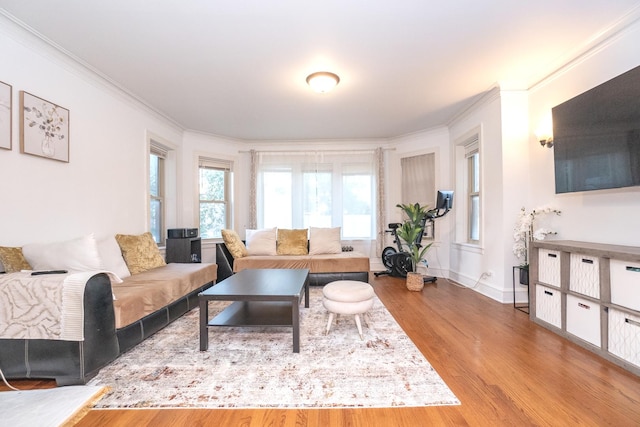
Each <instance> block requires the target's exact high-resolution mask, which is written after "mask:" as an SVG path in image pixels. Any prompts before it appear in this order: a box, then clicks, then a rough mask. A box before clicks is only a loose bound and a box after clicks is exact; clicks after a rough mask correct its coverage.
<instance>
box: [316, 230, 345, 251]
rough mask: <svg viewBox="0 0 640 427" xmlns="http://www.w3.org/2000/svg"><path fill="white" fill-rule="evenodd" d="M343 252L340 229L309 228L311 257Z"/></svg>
mask: <svg viewBox="0 0 640 427" xmlns="http://www.w3.org/2000/svg"><path fill="white" fill-rule="evenodd" d="M341 252H342V244H341V242H340V227H333V228H317V227H311V228H309V255H320V254H339V253H341Z"/></svg>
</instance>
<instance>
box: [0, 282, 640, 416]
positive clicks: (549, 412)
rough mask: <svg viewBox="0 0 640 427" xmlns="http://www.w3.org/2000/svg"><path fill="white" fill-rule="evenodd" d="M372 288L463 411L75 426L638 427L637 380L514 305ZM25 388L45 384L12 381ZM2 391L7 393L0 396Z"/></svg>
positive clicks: (465, 292) (443, 286) (445, 289)
mask: <svg viewBox="0 0 640 427" xmlns="http://www.w3.org/2000/svg"><path fill="white" fill-rule="evenodd" d="M370 282H371V284H372V285H373V286H374V288H375V290H376V293H377V294H378V296H379V298H380V299H381V300H382V301H383V302H384V304H385V305H386V307H387V308H388V309H389V311H390V312H391V313H392V314H393V315H394V317H395V318H396V319H397V321H398V323H400V325H401V326H402V327H403V329H404V330H405V331H406V332H407V335H409V336H410V337H411V339H412V340H413V341H414V342H415V343H416V345H417V346H418V348H419V349H420V350H421V351H422V352H423V354H424V355H425V356H426V358H427V360H429V362H430V363H431V365H432V366H433V367H434V368H435V370H436V371H437V372H438V373H439V374H440V376H441V377H442V378H443V379H444V381H445V382H446V383H447V385H448V386H449V387H450V388H451V390H452V391H453V392H454V393H455V394H456V396H457V397H458V398H459V399H460V401H461V402H462V404H461V405H459V406H445V407H420V408H381V409H292V410H285V409H260V410H257V409H256V410H253V409H252V410H189V409H175V410H173V409H172V410H168V409H164V410H154V409H145V410H91V411H89V413H88V414H87V415H86V416H85V417H84V418H83V419H82V420H81V421H80V422H79V424H78V425H79V426H107V425H108V426H133V425H135V426H151V425H152V426H169V425H170V426H179V425H189V426H197V425H206V426H431V425H438V426H439V425H445V426H449V425H451V426H467V425H468V426H511V425H518V426H525V425H542V426H544V425H549V426H560V425H562V426H564V425H593V426H606V425H611V426H632V425H640V377H637V376H635V375H633V374H631V373H629V372H627V371H625V370H623V369H622V368H619V367H618V366H616V365H614V364H612V363H610V362H608V361H606V360H604V359H602V358H600V357H598V356H595V355H593V354H592V353H590V352H588V351H586V350H584V349H582V348H581V347H579V346H577V345H575V344H573V343H571V342H569V341H568V340H566V339H563V338H561V337H560V336H558V335H556V334H553V333H552V332H550V331H547V330H546V329H544V328H542V327H540V326H538V325H536V324H535V323H533V322H531V321H529V319H528V316H527V315H526V314H524V313H522V312H520V311H518V310H515V309H514V308H513V307H512V306H511V305H510V304H499V303H497V302H495V301H493V300H491V299H489V298H486V297H484V296H482V295H479V294H478V293H476V292H474V291H472V290H469V289H465V288H461V287H458V286H455V285H454V284H450V283H448V282H447V281H445V280H443V279H440V280H438V281H437V282H436V283H435V284H427V285H425V288H424V290H423V291H422V292H409V291H407V290H406V288H405V287H404V280H403V279H398V278H391V277H384V276H383V277H379V278H376V277H374V276H373V275H371V280H370ZM13 383H14V385H16V386H18V387H24V388H34V387H35V388H42V387H51V386H53V385H54V384H53V383H52V382H47V381H44V382H43V381H14V382H13ZM0 389H1V390H4V389H6V388H2V387H0Z"/></svg>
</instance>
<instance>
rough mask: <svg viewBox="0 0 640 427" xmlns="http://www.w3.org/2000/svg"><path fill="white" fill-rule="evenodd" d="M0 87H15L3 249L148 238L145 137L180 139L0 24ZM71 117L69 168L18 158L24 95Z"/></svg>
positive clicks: (4, 183) (3, 183)
mask: <svg viewBox="0 0 640 427" xmlns="http://www.w3.org/2000/svg"><path fill="white" fill-rule="evenodd" d="M0 34H1V35H2V37H0V57H2V58H3V59H2V62H1V65H0V80H2V81H3V82H5V83H7V84H10V85H12V86H13V139H12V141H13V149H12V150H10V151H8V150H0V194H1V195H2V196H1V198H0V200H1V201H0V206H1V207H0V236H1V243H0V244H2V245H7V246H21V245H23V244H26V243H31V242H46V241H57V240H65V239H71V238H75V237H78V236H81V235H84V234H88V233H92V232H93V233H96V235H97V236H98V237H101V236H102V235H105V234H115V233H140V232H143V231H146V230H147V222H148V219H147V217H148V215H147V210H148V208H147V204H148V202H147V198H146V194H147V188H148V187H147V186H148V184H147V181H148V177H147V168H146V167H145V165H146V164H147V162H148V151H147V150H148V149H147V132H148V131H151V132H153V133H154V134H156V135H160V136H162V137H163V138H165V139H166V140H169V141H174V142H176V143H177V144H179V143H180V142H181V140H182V131H181V130H180V129H179V128H178V127H177V126H174V125H173V124H172V123H170V122H169V121H167V120H164V119H162V118H161V117H160V116H158V115H156V114H154V113H152V112H151V111H150V110H146V109H145V108H143V107H142V106H141V105H137V103H135V102H132V101H129V100H127V97H124V96H122V95H121V94H119V93H118V92H117V91H115V90H114V89H109V88H108V86H107V85H105V84H104V82H102V81H100V80H99V79H97V78H96V77H95V76H93V75H92V74H90V73H88V72H86V71H84V70H83V69H82V68H81V67H79V66H78V65H77V64H75V63H72V62H71V61H69V60H64V59H63V57H62V55H60V54H59V53H56V52H55V51H53V50H52V49H51V48H50V47H47V46H44V44H43V43H42V42H40V41H39V40H37V39H35V38H34V37H33V36H30V35H29V34H27V33H26V32H25V31H23V30H22V29H20V28H18V27H17V26H16V25H15V24H13V23H12V22H10V21H8V20H7V19H6V18H4V17H0ZM20 90H24V91H27V92H29V93H31V94H34V95H36V96H39V97H41V98H44V99H46V100H48V101H50V102H53V103H56V104H58V105H60V106H62V107H64V108H66V109H68V110H69V111H70V137H69V143H70V149H69V151H70V154H69V163H64V162H58V161H54V160H50V159H46V158H42V157H36V156H31V155H26V154H21V153H20V148H19V145H20V143H19V123H18V121H19V120H18V119H19V101H18V100H19V97H18V96H19V91H20Z"/></svg>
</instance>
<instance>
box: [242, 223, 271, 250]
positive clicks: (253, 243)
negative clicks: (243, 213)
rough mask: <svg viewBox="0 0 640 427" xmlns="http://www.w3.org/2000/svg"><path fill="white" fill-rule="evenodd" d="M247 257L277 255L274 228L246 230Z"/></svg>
mask: <svg viewBox="0 0 640 427" xmlns="http://www.w3.org/2000/svg"><path fill="white" fill-rule="evenodd" d="M246 233H247V252H248V253H249V255H277V254H278V253H277V251H276V228H275V227H273V228H265V229H262V230H246Z"/></svg>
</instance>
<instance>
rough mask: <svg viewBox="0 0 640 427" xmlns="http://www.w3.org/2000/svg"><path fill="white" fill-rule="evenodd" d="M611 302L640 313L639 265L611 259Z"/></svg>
mask: <svg viewBox="0 0 640 427" xmlns="http://www.w3.org/2000/svg"><path fill="white" fill-rule="evenodd" d="M609 265H610V268H611V273H610V277H611V302H612V303H614V304H617V305H621V306H623V307H627V308H630V309H632V310H638V311H640V264H639V263H636V262H625V261H620V260H617V259H612V260H611V261H610V263H609Z"/></svg>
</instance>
